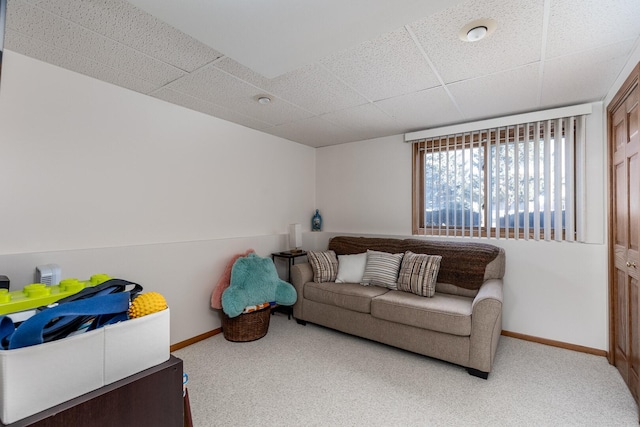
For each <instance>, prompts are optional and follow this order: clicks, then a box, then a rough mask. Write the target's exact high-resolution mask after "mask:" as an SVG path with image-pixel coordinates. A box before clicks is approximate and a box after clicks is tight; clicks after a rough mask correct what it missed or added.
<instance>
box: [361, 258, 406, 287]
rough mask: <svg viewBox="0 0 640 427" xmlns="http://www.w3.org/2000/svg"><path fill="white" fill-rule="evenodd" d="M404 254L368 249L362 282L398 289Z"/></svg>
mask: <svg viewBox="0 0 640 427" xmlns="http://www.w3.org/2000/svg"><path fill="white" fill-rule="evenodd" d="M402 255H403V254H390V253H387V252H378V251H372V250H371V249H369V250H367V265H366V266H365V268H364V275H363V276H362V282H361V284H363V285H365V286H367V285H373V286H382V287H384V288H389V289H397V281H398V270H399V269H400V262H402Z"/></svg>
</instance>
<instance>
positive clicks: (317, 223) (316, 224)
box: [311, 209, 322, 231]
mask: <svg viewBox="0 0 640 427" xmlns="http://www.w3.org/2000/svg"><path fill="white" fill-rule="evenodd" d="M311 231H322V217H321V216H320V212H318V209H316V214H315V215H314V216H313V217H312V218H311Z"/></svg>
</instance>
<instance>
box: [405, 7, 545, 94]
mask: <svg viewBox="0 0 640 427" xmlns="http://www.w3.org/2000/svg"><path fill="white" fill-rule="evenodd" d="M543 3H544V2H543V1H531V0H509V1H504V0H488V1H481V0H474V1H468V2H465V3H463V4H462V5H459V6H456V7H452V8H449V9H445V10H444V11H442V12H439V13H437V14H436V15H434V16H432V17H429V18H427V19H423V20H421V21H418V22H416V23H413V24H411V25H410V26H409V27H410V28H411V29H412V30H413V31H414V32H415V35H416V37H417V39H418V40H419V42H420V44H421V45H422V46H423V48H424V50H425V52H426V53H427V55H428V57H429V58H430V59H431V60H432V61H433V64H434V65H435V68H436V70H437V71H438V73H440V76H441V77H442V79H443V80H444V82H445V83H451V82H456V81H459V80H464V79H469V78H474V77H479V76H483V75H487V74H493V73H496V72H498V71H503V70H508V69H511V68H516V67H519V66H522V65H525V64H529V63H531V62H535V61H538V60H540V52H541V46H542V22H543ZM479 18H492V19H494V20H496V21H497V22H498V26H497V29H496V30H495V32H494V33H493V34H491V35H490V36H488V37H486V38H484V39H482V40H480V41H478V42H475V43H469V42H465V41H462V40H460V38H459V37H458V31H459V30H460V29H461V28H462V27H464V26H465V25H466V24H468V23H469V22H471V21H474V20H476V19H479Z"/></svg>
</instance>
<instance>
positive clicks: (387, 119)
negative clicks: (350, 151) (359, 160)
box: [321, 104, 403, 141]
mask: <svg viewBox="0 0 640 427" xmlns="http://www.w3.org/2000/svg"><path fill="white" fill-rule="evenodd" d="M321 117H322V118H323V119H325V120H327V121H329V122H331V123H335V124H337V125H340V126H343V127H345V128H349V129H352V130H353V131H355V132H354V133H353V135H354V136H352V138H354V139H353V141H360V140H363V139H370V138H377V137H380V136H389V135H395V134H398V133H402V132H403V127H402V126H401V125H400V124H399V123H398V122H397V121H396V119H394V118H393V117H391V116H390V115H389V114H387V113H385V112H383V111H382V110H381V109H380V108H379V107H377V106H375V105H373V104H364V105H360V106H357V107H352V108H347V109H345V110H340V111H335V112H332V113H328V114H325V115H323V116H321Z"/></svg>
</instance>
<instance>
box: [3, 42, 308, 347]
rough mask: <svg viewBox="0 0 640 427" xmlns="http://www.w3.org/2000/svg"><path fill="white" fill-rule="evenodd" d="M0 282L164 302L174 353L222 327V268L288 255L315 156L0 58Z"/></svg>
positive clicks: (9, 55) (56, 71)
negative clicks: (102, 286) (82, 287)
mask: <svg viewBox="0 0 640 427" xmlns="http://www.w3.org/2000/svg"><path fill="white" fill-rule="evenodd" d="M0 152H1V153H2V166H1V167H0V194H1V197H2V203H1V205H2V207H1V208H0V236H1V237H0V274H5V275H8V276H9V277H10V279H11V280H12V290H13V289H19V288H21V287H22V286H23V285H25V284H28V283H30V282H31V281H32V280H33V279H32V278H33V271H34V267H35V265H37V264H41V263H58V264H60V265H61V267H62V273H63V277H79V278H81V279H86V278H88V276H89V275H91V274H94V273H107V274H110V275H112V276H116V277H121V278H123V279H129V280H135V281H139V283H141V284H142V285H143V286H144V287H145V290H147V291H157V292H160V293H163V294H164V295H165V297H166V298H167V300H168V302H169V306H170V307H171V308H172V322H171V324H172V329H171V341H172V343H176V342H179V341H182V340H185V339H188V338H191V337H193V336H196V335H198V334H201V333H204V332H207V331H210V330H212V329H214V328H217V327H219V326H220V318H219V313H217V312H216V311H213V310H210V309H209V298H210V293H211V290H212V288H213V284H214V283H215V282H216V281H217V279H218V277H219V275H220V273H221V272H222V270H223V268H224V266H225V264H226V260H227V259H228V258H229V257H230V256H231V255H232V254H234V253H236V252H239V251H244V250H245V249H247V248H249V247H252V248H254V249H256V251H258V253H259V254H260V255H262V256H268V255H269V254H270V253H271V252H273V251H276V250H283V249H286V248H287V244H286V233H287V225H288V224H290V223H294V222H300V223H301V224H303V231H308V230H309V219H310V218H311V215H312V214H313V212H314V209H315V150H314V149H313V148H310V147H306V146H303V145H300V144H297V143H293V142H291V141H287V140H285V139H282V138H278V137H274V136H271V135H267V134H264V133H262V132H258V131H255V130H252V129H248V128H245V127H242V126H239V125H235V124H233V123H229V122H226V121H224V120H220V119H216V118H213V117H210V116H207V115H204V114H201V113H197V112H194V111H190V110H187V109H184V108H182V107H178V106H175V105H172V104H169V103H166V102H164V101H160V100H157V99H154V98H151V97H148V96H144V95H141V94H139V93H136V92H132V91H129V90H126V89H122V88H119V87H116V86H113V85H110V84H107V83H104V82H100V81H98V80H94V79H91V78H89V77H86V76H82V75H79V74H76V73H72V72H69V71H67V70H64V69H61V68H57V67H54V66H51V65H49V64H46V63H43V62H40V61H37V60H34V59H31V58H28V57H25V56H22V55H19V54H16V53H13V52H11V51H5V55H4V58H3V69H2V82H1V84H0Z"/></svg>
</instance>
